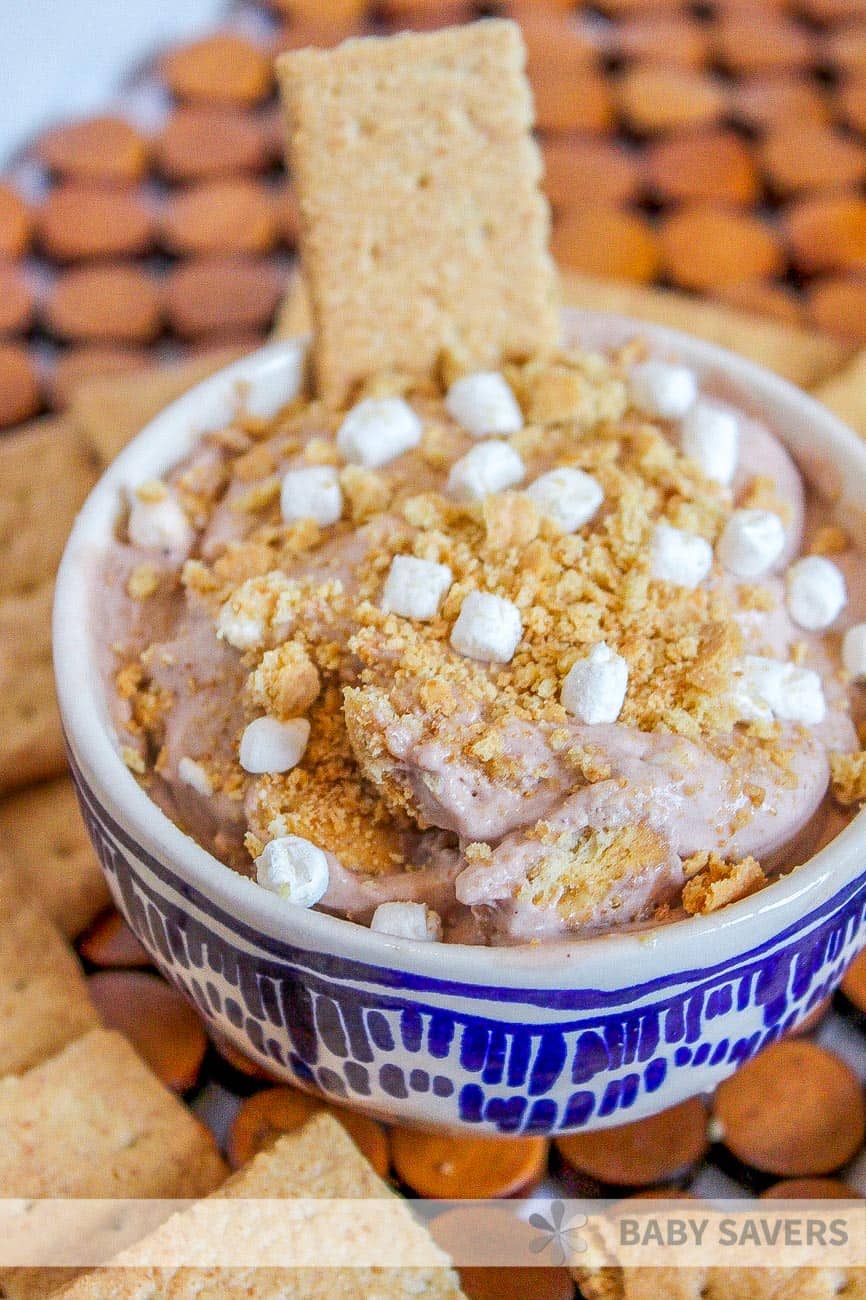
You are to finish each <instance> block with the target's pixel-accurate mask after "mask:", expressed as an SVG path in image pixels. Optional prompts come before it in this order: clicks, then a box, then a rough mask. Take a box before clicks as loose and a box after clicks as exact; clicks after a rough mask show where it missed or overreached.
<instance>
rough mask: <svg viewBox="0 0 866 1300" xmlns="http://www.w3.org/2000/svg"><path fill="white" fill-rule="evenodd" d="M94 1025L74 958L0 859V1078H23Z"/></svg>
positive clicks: (96, 1021) (11, 868)
mask: <svg viewBox="0 0 866 1300" xmlns="http://www.w3.org/2000/svg"><path fill="white" fill-rule="evenodd" d="M98 1024H99V1016H98V1015H97V1013H96V1008H95V1007H94V1006H93V1004H92V1002H91V1001H90V998H89V997H88V994H87V984H86V981H85V979H84V972H83V971H82V969H81V967H80V966H79V964H78V959H77V957H76V956H75V953H74V952H73V951H72V949H71V948H70V947H69V945H68V944H67V943H66V941H65V940H64V938H63V936H62V935H61V934H60V933H59V931H58V930H57V929H56V927H55V926H54V925H53V924H52V923H51V921H50V920H49V918H48V916H46V914H45V912H44V911H43V910H42V908H41V907H40V906H39V904H38V903H37V902H35V901H34V900H32V899H26V898H25V896H24V892H23V890H22V889H21V888H20V877H19V876H18V875H17V873H16V871H15V867H14V866H13V865H12V864H7V863H6V861H5V860H4V859H0V1078H2V1077H3V1076H5V1075H7V1074H23V1073H24V1071H26V1070H30V1069H32V1068H33V1067H34V1066H35V1065H39V1064H40V1062H42V1061H45V1060H47V1059H48V1058H49V1057H50V1056H54V1055H55V1053H57V1052H59V1051H61V1049H62V1048H64V1047H65V1046H66V1044H67V1043H70V1042H72V1041H73V1040H74V1039H75V1038H77V1037H78V1036H79V1035H80V1034H84V1033H86V1032H87V1031H88V1030H89V1029H94V1028H96V1026H97V1025H98Z"/></svg>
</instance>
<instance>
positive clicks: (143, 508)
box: [127, 490, 195, 559]
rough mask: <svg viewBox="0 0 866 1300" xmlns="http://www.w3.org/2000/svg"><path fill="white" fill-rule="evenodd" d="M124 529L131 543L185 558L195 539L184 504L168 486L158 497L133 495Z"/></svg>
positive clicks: (147, 549)
mask: <svg viewBox="0 0 866 1300" xmlns="http://www.w3.org/2000/svg"><path fill="white" fill-rule="evenodd" d="M127 533H128V536H129V540H130V542H132V544H133V546H140V547H141V549H142V550H144V551H161V552H162V553H163V554H167V555H171V556H173V557H178V558H184V559H185V558H186V556H187V555H189V553H190V551H191V550H192V544H193V542H194V540H195V532H194V530H193V526H192V524H191V523H190V521H189V520H188V519H187V517H186V513H185V512H184V509H183V506H182V505H181V504H180V502H179V501H178V499H177V497H176V496H174V494H173V493H172V492H169V491H168V490H166V492H165V495H164V496H161V497H160V498H159V499H158V500H152V499H150V498H148V499H147V500H142V499H141V497H139V496H137V495H136V496H133V499H132V506H131V509H130V511H129V523H128V525H127Z"/></svg>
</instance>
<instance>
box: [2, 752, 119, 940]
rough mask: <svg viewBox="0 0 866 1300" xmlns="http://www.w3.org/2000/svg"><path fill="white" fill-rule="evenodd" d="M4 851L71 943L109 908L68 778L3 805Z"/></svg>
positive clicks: (35, 788)
mask: <svg viewBox="0 0 866 1300" xmlns="http://www.w3.org/2000/svg"><path fill="white" fill-rule="evenodd" d="M0 848H2V849H3V850H4V851H5V852H6V853H7V855H8V856H9V857H10V858H11V859H12V861H13V862H14V864H15V867H16V869H17V871H18V872H19V874H20V877H21V880H22V883H23V884H24V885H26V887H27V890H28V892H29V893H30V894H32V895H33V896H34V897H35V898H36V899H37V900H38V901H39V903H40V904H41V906H42V907H43V908H44V909H45V911H46V912H47V913H48V915H49V916H50V918H51V920H52V921H53V922H54V924H55V925H56V926H57V927H58V928H59V929H60V930H62V932H63V933H64V934H65V935H66V936H67V937H68V938H75V937H76V936H77V935H79V934H80V933H81V931H82V930H83V929H84V928H85V927H86V926H87V925H89V923H90V922H91V921H92V920H93V919H94V917H96V916H97V915H98V913H99V912H101V911H102V910H103V908H105V907H107V906H108V903H109V899H110V895H109V893H108V886H107V885H106V883H105V877H104V876H103V874H102V871H101V869H100V866H99V862H98V861H97V858H96V853H95V851H94V849H93V845H92V844H91V842H90V839H89V838H88V835H87V831H86V830H85V829H84V822H83V821H82V820H81V814H80V813H79V811H78V803H77V801H76V798H75V791H74V789H73V786H72V782H71V781H70V780H69V778H68V777H61V778H59V779H58V780H56V781H47V782H43V783H42V784H40V785H33V786H30V787H29V789H27V790H21V791H19V792H17V793H15V794H11V795H9V796H8V797H7V798H5V799H3V800H0Z"/></svg>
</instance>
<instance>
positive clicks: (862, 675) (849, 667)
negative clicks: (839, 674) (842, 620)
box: [842, 623, 866, 682]
mask: <svg viewBox="0 0 866 1300" xmlns="http://www.w3.org/2000/svg"><path fill="white" fill-rule="evenodd" d="M842 662H843V664H844V665H845V671H846V673H848V675H849V677H853V679H854V681H855V682H862V681H864V680H866V623H855V624H854V626H853V627H849V628H848V631H847V632H846V633H845V635H844V637H843V638H842Z"/></svg>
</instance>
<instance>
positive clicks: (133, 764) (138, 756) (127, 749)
mask: <svg viewBox="0 0 866 1300" xmlns="http://www.w3.org/2000/svg"><path fill="white" fill-rule="evenodd" d="M120 757H121V758H122V759H123V761H124V763H125V764H126V766H127V767H128V768H129V770H130V772H134V773H135V775H136V776H144V774H145V772H146V771H147V763H146V762H145V761H144V755H143V754H142V753H141V752H140V751H139V750H137V749H133V748H132V746H131V745H124V746H123V747H122V749H121V751H120Z"/></svg>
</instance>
